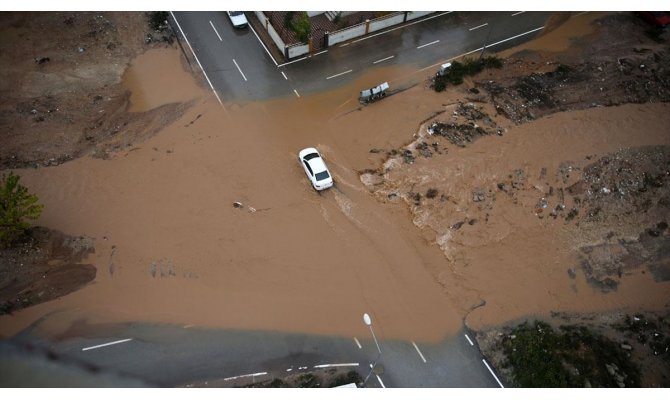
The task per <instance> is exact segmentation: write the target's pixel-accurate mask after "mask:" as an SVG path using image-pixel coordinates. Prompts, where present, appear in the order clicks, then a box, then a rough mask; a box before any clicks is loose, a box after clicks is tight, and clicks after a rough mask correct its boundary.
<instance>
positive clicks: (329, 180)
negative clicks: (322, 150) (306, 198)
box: [298, 147, 333, 190]
mask: <svg viewBox="0 0 670 400" xmlns="http://www.w3.org/2000/svg"><path fill="white" fill-rule="evenodd" d="M298 160H299V161H300V164H302V167H303V168H304V169H305V173H306V174H307V177H308V178H309V180H310V182H312V186H314V189H316V190H324V189H328V188H329V187H331V186H333V177H332V176H331V175H330V171H328V167H326V163H325V162H323V158H321V154H319V151H318V150H317V149H315V148H313V147H308V148H306V149H303V150H301V151H300V153H298Z"/></svg>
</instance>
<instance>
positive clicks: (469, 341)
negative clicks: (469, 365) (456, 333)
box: [465, 333, 475, 346]
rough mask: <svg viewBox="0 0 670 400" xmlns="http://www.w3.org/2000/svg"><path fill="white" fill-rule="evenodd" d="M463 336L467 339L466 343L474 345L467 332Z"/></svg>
mask: <svg viewBox="0 0 670 400" xmlns="http://www.w3.org/2000/svg"><path fill="white" fill-rule="evenodd" d="M465 338H466V339H468V343H470V346H474V345H475V344H474V343H472V340H470V336H468V334H467V333H466V334H465Z"/></svg>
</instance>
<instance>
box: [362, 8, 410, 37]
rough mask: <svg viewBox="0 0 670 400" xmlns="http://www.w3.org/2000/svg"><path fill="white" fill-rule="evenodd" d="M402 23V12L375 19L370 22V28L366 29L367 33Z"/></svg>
mask: <svg viewBox="0 0 670 400" xmlns="http://www.w3.org/2000/svg"><path fill="white" fill-rule="evenodd" d="M404 21H405V13H404V12H399V13H395V14H389V15H385V16H383V17H380V18H375V19H373V20H370V28H369V29H368V33H370V32H375V31H378V30H381V29H384V28H388V27H389V26H393V25H397V24H402V23H403V22H404Z"/></svg>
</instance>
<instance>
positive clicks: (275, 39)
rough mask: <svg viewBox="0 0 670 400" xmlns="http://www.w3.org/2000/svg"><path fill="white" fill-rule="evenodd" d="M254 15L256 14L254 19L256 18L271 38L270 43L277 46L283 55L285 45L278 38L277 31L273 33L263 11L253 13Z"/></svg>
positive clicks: (273, 30) (272, 28)
mask: <svg viewBox="0 0 670 400" xmlns="http://www.w3.org/2000/svg"><path fill="white" fill-rule="evenodd" d="M254 13H255V14H256V17H257V18H258V20H259V21H261V24H262V25H263V27H264V28H265V30H266V31H267V32H268V34H269V35H270V37H271V38H272V41H273V42H275V44H276V45H277V48H279V50H280V51H281V52H282V53H283V52H284V49H285V48H286V44H285V43H284V41H283V40H281V37H280V36H279V34H278V33H277V31H275V28H274V27H273V26H272V24H271V23H269V22H268V18H267V17H266V16H265V14H264V13H263V11H254Z"/></svg>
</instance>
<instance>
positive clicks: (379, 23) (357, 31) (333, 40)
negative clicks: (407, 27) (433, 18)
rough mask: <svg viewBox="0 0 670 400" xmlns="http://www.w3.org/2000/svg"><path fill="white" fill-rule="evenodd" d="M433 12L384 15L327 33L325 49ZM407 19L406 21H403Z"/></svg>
mask: <svg viewBox="0 0 670 400" xmlns="http://www.w3.org/2000/svg"><path fill="white" fill-rule="evenodd" d="M434 12H435V11H408V12H404V11H401V12H398V13H393V14H389V15H385V16H383V17H380V18H375V19H372V20H370V22H369V24H368V23H365V22H363V23H361V24H358V25H354V26H350V27H348V28H345V29H341V30H339V31H335V32H330V33H328V39H327V43H326V47H330V46H332V45H334V44H337V43H340V42H344V41H347V40H350V39H353V38H356V37H360V36H364V35H366V34H368V33H371V32H375V31H379V30H382V29H385V28H388V27H390V26H393V25H398V24H402V23H403V22H405V21H409V20H412V19H416V18H420V17H423V16H426V15H428V14H432V13H434ZM405 17H407V19H405Z"/></svg>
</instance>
